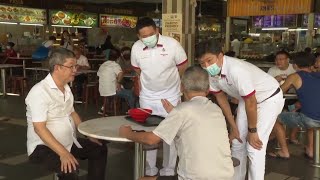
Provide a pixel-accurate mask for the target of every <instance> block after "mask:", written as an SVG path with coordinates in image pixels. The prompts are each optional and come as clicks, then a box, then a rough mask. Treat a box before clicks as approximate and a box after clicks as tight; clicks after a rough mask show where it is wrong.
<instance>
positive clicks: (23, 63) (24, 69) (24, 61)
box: [9, 57, 32, 77]
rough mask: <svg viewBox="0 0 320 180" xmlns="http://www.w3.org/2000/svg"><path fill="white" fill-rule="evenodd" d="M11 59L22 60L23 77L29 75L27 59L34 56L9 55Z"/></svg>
mask: <svg viewBox="0 0 320 180" xmlns="http://www.w3.org/2000/svg"><path fill="white" fill-rule="evenodd" d="M9 59H12V60H22V67H23V77H27V74H26V60H32V57H9Z"/></svg>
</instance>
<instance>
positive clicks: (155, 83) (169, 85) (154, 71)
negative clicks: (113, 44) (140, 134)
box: [131, 17, 188, 176]
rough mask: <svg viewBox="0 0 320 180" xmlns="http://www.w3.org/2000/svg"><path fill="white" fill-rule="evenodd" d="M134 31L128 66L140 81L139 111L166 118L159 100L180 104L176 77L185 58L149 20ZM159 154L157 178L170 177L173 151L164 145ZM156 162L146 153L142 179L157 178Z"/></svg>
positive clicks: (148, 152)
mask: <svg viewBox="0 0 320 180" xmlns="http://www.w3.org/2000/svg"><path fill="white" fill-rule="evenodd" d="M136 31H137V34H138V38H139V40H138V41H137V42H135V43H134V45H133V46H132V50H131V64H132V66H133V68H134V69H135V71H136V72H137V74H138V75H139V79H140V95H139V103H140V107H141V108H148V109H152V114H153V115H158V116H162V117H166V116H167V115H168V114H167V112H166V110H165V109H164V108H163V106H162V103H161V99H167V100H168V101H169V102H170V103H171V104H173V105H174V106H176V105H177V104H178V103H179V102H180V100H181V98H180V96H181V93H180V75H181V74H182V73H183V72H184V70H185V69H186V67H187V65H188V63H187V62H188V60H187V55H186V53H185V51H184V49H183V48H182V46H181V45H180V43H179V42H178V41H176V40H175V39H173V38H171V37H167V36H162V35H161V34H160V33H159V31H158V29H157V27H156V24H155V22H154V21H153V20H152V19H151V18H148V17H144V18H141V19H139V20H138V22H137V25H136ZM163 153H164V155H163V168H162V169H161V170H160V175H161V176H172V175H174V174H175V171H174V170H175V165H176V157H177V152H176V150H175V147H174V146H173V145H171V146H169V145H168V144H166V143H164V144H163ZM156 158H157V151H156V150H152V151H147V157H146V160H147V163H146V175H149V176H154V175H157V173H158V168H157V167H156Z"/></svg>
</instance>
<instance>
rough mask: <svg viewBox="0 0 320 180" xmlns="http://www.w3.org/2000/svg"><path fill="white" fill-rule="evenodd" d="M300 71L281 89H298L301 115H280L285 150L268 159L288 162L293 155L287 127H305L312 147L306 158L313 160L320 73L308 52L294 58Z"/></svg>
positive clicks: (280, 137)
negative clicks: (316, 70) (288, 144)
mask: <svg viewBox="0 0 320 180" xmlns="http://www.w3.org/2000/svg"><path fill="white" fill-rule="evenodd" d="M293 61H294V64H295V65H296V66H297V67H298V71H297V72H296V73H294V74H291V75H289V76H288V78H287V79H286V81H285V82H284V84H282V85H281V89H282V90H283V92H286V91H288V89H289V88H290V87H292V86H293V87H294V88H295V89H296V91H297V95H298V99H299V101H300V103H301V112H283V113H281V114H280V115H279V117H278V119H277V122H276V124H275V126H274V131H275V133H276V137H277V140H278V142H279V145H280V147H281V150H279V151H277V152H273V153H269V154H268V155H269V156H271V157H276V158H282V159H288V158H289V157H290V153H289V150H288V146H287V143H286V136H285V135H286V134H285V129H284V127H283V124H284V125H287V126H288V127H302V128H306V129H308V130H307V132H308V135H307V136H308V144H307V146H306V148H305V156H306V157H307V158H312V157H313V129H312V128H318V127H320V108H319V106H320V96H319V92H320V72H312V69H311V67H312V66H313V65H314V62H315V57H314V56H313V55H311V54H308V53H306V52H301V53H298V54H297V55H296V57H294V58H293Z"/></svg>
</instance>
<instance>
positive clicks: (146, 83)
mask: <svg viewBox="0 0 320 180" xmlns="http://www.w3.org/2000/svg"><path fill="white" fill-rule="evenodd" d="M187 61H188V60H187V55H186V53H185V51H184V49H183V48H182V46H181V45H180V43H179V42H178V41H176V40H175V39H173V38H171V37H167V36H162V35H160V34H159V39H158V44H157V45H156V46H155V47H154V48H148V47H146V46H145V45H144V44H143V43H142V41H141V40H138V41H137V42H135V43H134V45H133V46H132V50H131V64H132V66H133V68H137V69H140V70H141V75H140V81H141V91H140V98H143V99H150V100H158V99H166V98H174V97H179V96H180V75H179V72H178V68H177V66H179V65H182V64H184V63H187Z"/></svg>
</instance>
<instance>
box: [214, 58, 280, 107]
mask: <svg viewBox="0 0 320 180" xmlns="http://www.w3.org/2000/svg"><path fill="white" fill-rule="evenodd" d="M209 80H210V90H211V91H212V92H214V93H217V92H219V91H224V92H225V93H227V94H228V95H230V96H232V97H234V98H237V99H241V98H246V97H249V96H250V95H252V94H255V96H256V99H257V102H258V103H259V102H262V101H263V100H265V99H267V98H268V97H270V96H271V95H272V94H273V93H274V92H275V91H276V90H277V88H279V83H278V82H277V81H276V80H275V79H274V78H273V77H272V76H270V75H269V74H267V73H265V72H264V71H262V70H261V69H259V68H258V67H256V66H255V65H253V64H251V63H248V62H245V61H241V60H239V59H237V58H232V57H228V56H224V57H223V65H222V69H221V75H220V76H215V77H212V76H210V77H209Z"/></svg>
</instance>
